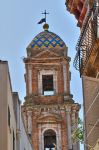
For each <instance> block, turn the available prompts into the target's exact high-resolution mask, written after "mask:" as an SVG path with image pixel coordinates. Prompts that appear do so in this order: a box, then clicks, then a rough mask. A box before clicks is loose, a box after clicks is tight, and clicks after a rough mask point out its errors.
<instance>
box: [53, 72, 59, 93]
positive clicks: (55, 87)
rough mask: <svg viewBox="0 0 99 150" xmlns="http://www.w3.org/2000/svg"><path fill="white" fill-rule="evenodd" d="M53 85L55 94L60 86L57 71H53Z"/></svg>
mask: <svg viewBox="0 0 99 150" xmlns="http://www.w3.org/2000/svg"><path fill="white" fill-rule="evenodd" d="M53 85H54V94H57V92H58V84H57V71H56V70H53Z"/></svg>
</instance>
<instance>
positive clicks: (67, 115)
mask: <svg viewBox="0 0 99 150" xmlns="http://www.w3.org/2000/svg"><path fill="white" fill-rule="evenodd" d="M70 114H71V108H67V109H66V118H67V129H68V131H67V132H68V149H69V150H72V139H71V136H72V134H71V117H70Z"/></svg>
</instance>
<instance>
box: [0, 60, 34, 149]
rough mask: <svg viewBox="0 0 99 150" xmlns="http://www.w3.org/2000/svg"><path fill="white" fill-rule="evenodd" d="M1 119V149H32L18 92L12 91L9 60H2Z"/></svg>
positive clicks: (0, 87) (0, 62) (0, 74)
mask: <svg viewBox="0 0 99 150" xmlns="http://www.w3.org/2000/svg"><path fill="white" fill-rule="evenodd" d="M0 120H1V121H0V150H32V146H31V144H30V141H29V138H28V135H27V134H26V130H25V127H24V122H23V120H22V116H21V106H20V101H19V97H18V93H17V92H14V93H13V92H12V87H11V81H10V74H9V68H8V63H7V61H0Z"/></svg>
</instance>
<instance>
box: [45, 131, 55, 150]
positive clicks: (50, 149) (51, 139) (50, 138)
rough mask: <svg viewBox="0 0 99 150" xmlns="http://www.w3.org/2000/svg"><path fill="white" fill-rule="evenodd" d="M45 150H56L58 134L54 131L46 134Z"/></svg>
mask: <svg viewBox="0 0 99 150" xmlns="http://www.w3.org/2000/svg"><path fill="white" fill-rule="evenodd" d="M44 150H56V133H55V131H53V130H52V129H48V130H46V131H45V132H44Z"/></svg>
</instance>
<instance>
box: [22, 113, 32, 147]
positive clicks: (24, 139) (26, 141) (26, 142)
mask: <svg viewBox="0 0 99 150" xmlns="http://www.w3.org/2000/svg"><path fill="white" fill-rule="evenodd" d="M20 150H33V149H32V144H31V142H30V139H29V137H28V135H27V132H26V130H25V126H24V122H23V117H22V114H21V116H20Z"/></svg>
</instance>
